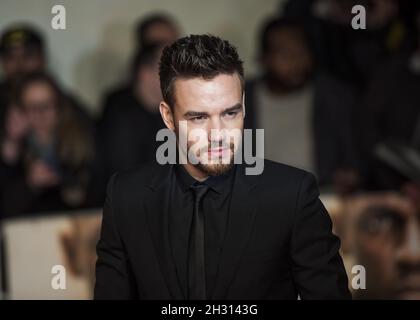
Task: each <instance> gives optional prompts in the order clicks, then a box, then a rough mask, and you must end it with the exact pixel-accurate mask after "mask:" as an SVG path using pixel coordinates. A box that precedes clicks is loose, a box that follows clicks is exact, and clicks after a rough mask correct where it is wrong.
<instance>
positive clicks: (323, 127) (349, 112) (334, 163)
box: [245, 73, 360, 186]
mask: <svg viewBox="0 0 420 320" xmlns="http://www.w3.org/2000/svg"><path fill="white" fill-rule="evenodd" d="M258 81H263V80H262V79H255V80H253V81H249V82H248V83H247V84H246V87H245V101H246V102H245V104H246V116H245V127H246V128H257V127H256V126H257V124H258V112H259V106H258V102H257V101H256V100H257V99H256V96H255V87H256V84H257V82H258ZM313 85H314V98H313V107H312V131H313V139H314V155H315V167H316V170H315V172H316V173H317V178H318V181H319V184H320V185H322V186H323V185H328V184H331V183H332V179H333V175H334V172H335V171H336V170H337V169H340V168H358V166H359V165H360V164H359V158H358V150H357V145H356V141H355V140H354V132H353V128H352V125H353V118H354V115H353V109H354V104H355V98H354V94H353V92H352V90H351V87H349V86H347V85H346V84H344V83H342V82H340V81H338V80H337V79H335V78H333V77H331V76H329V75H327V74H325V73H319V74H318V75H316V76H315V78H314V80H313ZM281 107H282V106H281V105H279V108H281ZM261 129H265V130H270V128H261ZM266 147H267V148H282V146H280V145H278V146H266Z"/></svg>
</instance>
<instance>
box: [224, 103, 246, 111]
mask: <svg viewBox="0 0 420 320" xmlns="http://www.w3.org/2000/svg"><path fill="white" fill-rule="evenodd" d="M238 110H242V103H237V104H235V105H234V106H233V107H230V108H227V109H225V110H223V112H222V113H228V112H232V111H238Z"/></svg>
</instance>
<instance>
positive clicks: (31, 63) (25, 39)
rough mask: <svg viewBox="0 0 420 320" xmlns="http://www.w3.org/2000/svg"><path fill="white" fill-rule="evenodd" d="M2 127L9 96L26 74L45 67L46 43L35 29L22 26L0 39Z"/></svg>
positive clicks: (12, 29) (6, 32)
mask: <svg viewBox="0 0 420 320" xmlns="http://www.w3.org/2000/svg"><path fill="white" fill-rule="evenodd" d="M0 63H1V69H2V73H3V79H2V80H1V81H0V126H3V124H4V117H5V112H6V104H7V102H8V101H9V97H8V94H9V93H10V92H11V91H13V90H15V89H16V88H15V87H16V86H17V84H18V83H19V80H21V79H22V77H23V76H24V75H25V74H28V73H32V72H36V71H39V70H42V69H44V67H45V52H44V41H43V38H42V36H41V35H40V34H39V33H38V32H37V31H36V30H35V29H33V28H31V27H27V26H22V27H19V28H11V29H9V30H6V31H5V32H4V33H3V34H2V35H1V38H0Z"/></svg>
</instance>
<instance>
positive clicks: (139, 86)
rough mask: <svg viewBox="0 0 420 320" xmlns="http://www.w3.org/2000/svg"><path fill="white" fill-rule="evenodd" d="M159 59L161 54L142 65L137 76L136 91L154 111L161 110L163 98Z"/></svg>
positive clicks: (146, 105) (147, 106)
mask: <svg viewBox="0 0 420 320" xmlns="http://www.w3.org/2000/svg"><path fill="white" fill-rule="evenodd" d="M160 53H161V52H160ZM159 60H160V54H159V56H157V57H156V59H155V61H154V62H153V63H150V64H142V65H140V66H139V67H138V70H137V77H136V91H137V95H138V97H139V99H140V100H141V101H142V102H143V104H144V105H145V107H146V108H148V109H150V110H151V111H154V112H158V111H159V102H160V101H161V100H162V91H161V89H160V80H159Z"/></svg>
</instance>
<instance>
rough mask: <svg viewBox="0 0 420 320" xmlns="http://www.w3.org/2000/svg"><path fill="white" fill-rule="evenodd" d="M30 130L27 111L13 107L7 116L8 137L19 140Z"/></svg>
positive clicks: (15, 140)
mask: <svg viewBox="0 0 420 320" xmlns="http://www.w3.org/2000/svg"><path fill="white" fill-rule="evenodd" d="M27 131H28V120H27V118H26V115H25V113H24V112H23V111H22V110H20V109H18V108H16V107H12V108H10V109H9V112H8V114H7V117H6V139H8V140H11V141H14V142H17V141H20V140H21V139H22V138H23V137H24V136H25V135H26V133H27Z"/></svg>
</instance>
